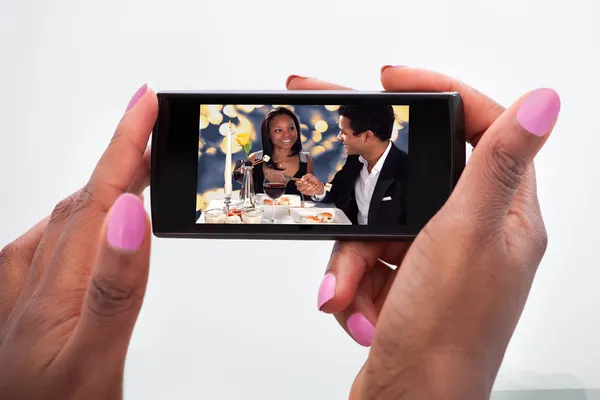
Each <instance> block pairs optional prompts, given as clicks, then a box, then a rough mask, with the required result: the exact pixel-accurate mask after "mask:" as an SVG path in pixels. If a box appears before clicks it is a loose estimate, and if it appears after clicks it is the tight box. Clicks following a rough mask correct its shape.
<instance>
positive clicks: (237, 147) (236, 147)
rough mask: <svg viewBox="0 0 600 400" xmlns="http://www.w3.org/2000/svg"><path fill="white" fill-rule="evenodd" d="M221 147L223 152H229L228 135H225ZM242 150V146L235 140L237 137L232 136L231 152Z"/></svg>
mask: <svg viewBox="0 0 600 400" xmlns="http://www.w3.org/2000/svg"><path fill="white" fill-rule="evenodd" d="M219 149H221V151H222V152H223V153H227V137H224V138H223V140H221V143H220V144H219ZM240 150H242V146H240V145H239V144H238V143H237V142H236V141H235V137H232V138H231V154H234V153H237V152H238V151H240Z"/></svg>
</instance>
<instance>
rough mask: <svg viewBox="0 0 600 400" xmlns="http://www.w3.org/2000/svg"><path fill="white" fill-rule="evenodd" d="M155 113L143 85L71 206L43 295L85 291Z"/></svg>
mask: <svg viewBox="0 0 600 400" xmlns="http://www.w3.org/2000/svg"><path fill="white" fill-rule="evenodd" d="M157 110H158V105H157V99H156V95H155V94H154V93H153V92H152V91H151V90H148V89H147V87H146V85H144V86H142V88H140V89H139V90H138V92H136V94H135V95H134V96H133V98H132V100H131V102H130V104H129V106H128V108H127V110H126V112H125V115H124V116H123V118H122V119H121V121H120V123H119V125H118V127H117V129H116V131H115V134H114V136H113V138H112V140H111V142H110V144H109V146H108V148H107V149H106V151H105V152H104V154H103V155H102V157H101V159H100V161H99V162H98V164H97V166H96V168H95V169H94V171H93V173H92V176H91V177H90V180H89V181H88V183H87V184H86V185H85V187H84V188H83V190H82V191H81V194H80V196H79V198H78V199H77V201H76V203H75V204H74V206H73V212H72V213H71V217H70V218H69V221H68V222H67V224H66V225H65V229H64V230H63V233H62V235H61V237H60V239H59V243H58V247H57V253H56V256H55V257H54V259H53V263H52V268H49V271H48V272H47V274H46V275H45V277H44V282H43V283H42V285H43V286H44V287H43V288H42V290H44V291H46V292H47V293H50V294H52V293H61V294H64V293H66V292H69V291H71V292H73V291H75V292H79V291H80V289H81V288H82V286H83V287H85V286H87V284H88V279H89V274H90V270H89V268H90V267H91V266H92V265H93V263H94V259H95V255H96V249H97V243H98V240H99V234H100V230H101V228H102V224H103V221H104V219H105V217H106V214H107V212H108V210H109V209H110V207H111V206H112V204H113V203H114V202H115V200H116V199H117V198H118V197H119V196H120V195H121V194H122V193H125V192H126V191H127V190H128V188H129V187H130V185H131V183H132V181H133V180H134V178H135V177H136V176H137V174H138V172H139V168H140V165H141V164H142V160H143V157H144V153H145V150H146V147H147V143H148V138H149V136H150V132H151V131H152V128H153V126H154V122H155V120H156V115H157ZM75 268H76V269H75Z"/></svg>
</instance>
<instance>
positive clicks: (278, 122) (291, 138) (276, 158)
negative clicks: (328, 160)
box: [248, 114, 315, 176]
mask: <svg viewBox="0 0 600 400" xmlns="http://www.w3.org/2000/svg"><path fill="white" fill-rule="evenodd" d="M299 134H300V133H299V132H298V130H297V128H296V126H295V125H294V121H293V120H292V118H290V117H289V116H288V115H285V114H280V115H276V116H275V117H273V119H272V120H271V122H270V124H269V136H270V139H271V142H272V143H273V159H272V161H273V162H274V163H276V164H277V167H278V168H280V169H283V170H284V171H285V174H286V175H287V176H294V175H295V174H296V173H297V172H298V169H299V168H300V156H299V155H297V154H296V155H293V156H290V151H291V148H292V146H293V144H294V143H295V142H296V140H297V139H298V135H299ZM248 160H249V161H251V162H254V161H255V160H256V153H253V154H251V155H250V157H249V158H248ZM262 168H263V172H264V173H265V176H266V175H267V174H268V173H269V170H270V168H269V167H267V166H266V164H264V163H263V165H262ZM307 170H308V173H310V174H314V171H315V166H314V164H313V161H312V158H310V157H307Z"/></svg>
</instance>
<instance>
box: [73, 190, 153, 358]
mask: <svg viewBox="0 0 600 400" xmlns="http://www.w3.org/2000/svg"><path fill="white" fill-rule="evenodd" d="M150 244H151V243H150V221H149V218H148V215H147V213H146V211H145V210H144V206H143V204H142V202H141V201H140V199H139V198H138V197H137V196H135V195H134V194H129V193H128V194H123V195H122V196H120V197H119V198H118V199H117V201H116V202H115V204H114V206H113V207H112V209H111V210H110V212H109V214H108V216H107V218H106V219H105V221H104V225H103V227H102V235H101V238H100V242H99V245H98V246H97V247H98V256H97V258H96V262H95V265H94V269H93V272H92V277H91V280H90V285H89V287H88V289H87V291H86V294H85V299H84V303H83V307H82V308H81V316H80V318H79V321H78V323H77V326H76V327H75V330H74V332H73V336H72V338H71V340H70V341H69V342H68V343H67V345H66V346H65V350H64V354H65V355H66V354H68V355H69V357H75V358H80V359H79V360H74V359H71V360H70V363H71V364H73V365H77V366H78V367H80V368H85V365H86V364H87V365H89V364H90V363H93V364H94V368H101V367H98V365H99V366H104V365H105V366H106V367H107V368H111V367H112V368H114V364H112V365H107V364H104V363H102V362H101V360H103V359H104V360H111V361H113V362H114V363H120V362H121V361H123V358H124V356H125V353H126V350H127V346H128V343H129V341H130V338H131V333H132V331H133V328H134V325H135V322H136V320H137V317H138V314H139V311H140V309H141V306H142V301H143V298H144V294H145V291H146V285H147V281H148V271H149V264H150Z"/></svg>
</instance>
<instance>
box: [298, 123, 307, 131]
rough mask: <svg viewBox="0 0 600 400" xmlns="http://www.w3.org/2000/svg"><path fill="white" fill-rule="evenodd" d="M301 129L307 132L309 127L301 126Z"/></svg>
mask: <svg viewBox="0 0 600 400" xmlns="http://www.w3.org/2000/svg"><path fill="white" fill-rule="evenodd" d="M300 129H303V130H305V131H307V130H308V125H306V124H300Z"/></svg>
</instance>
